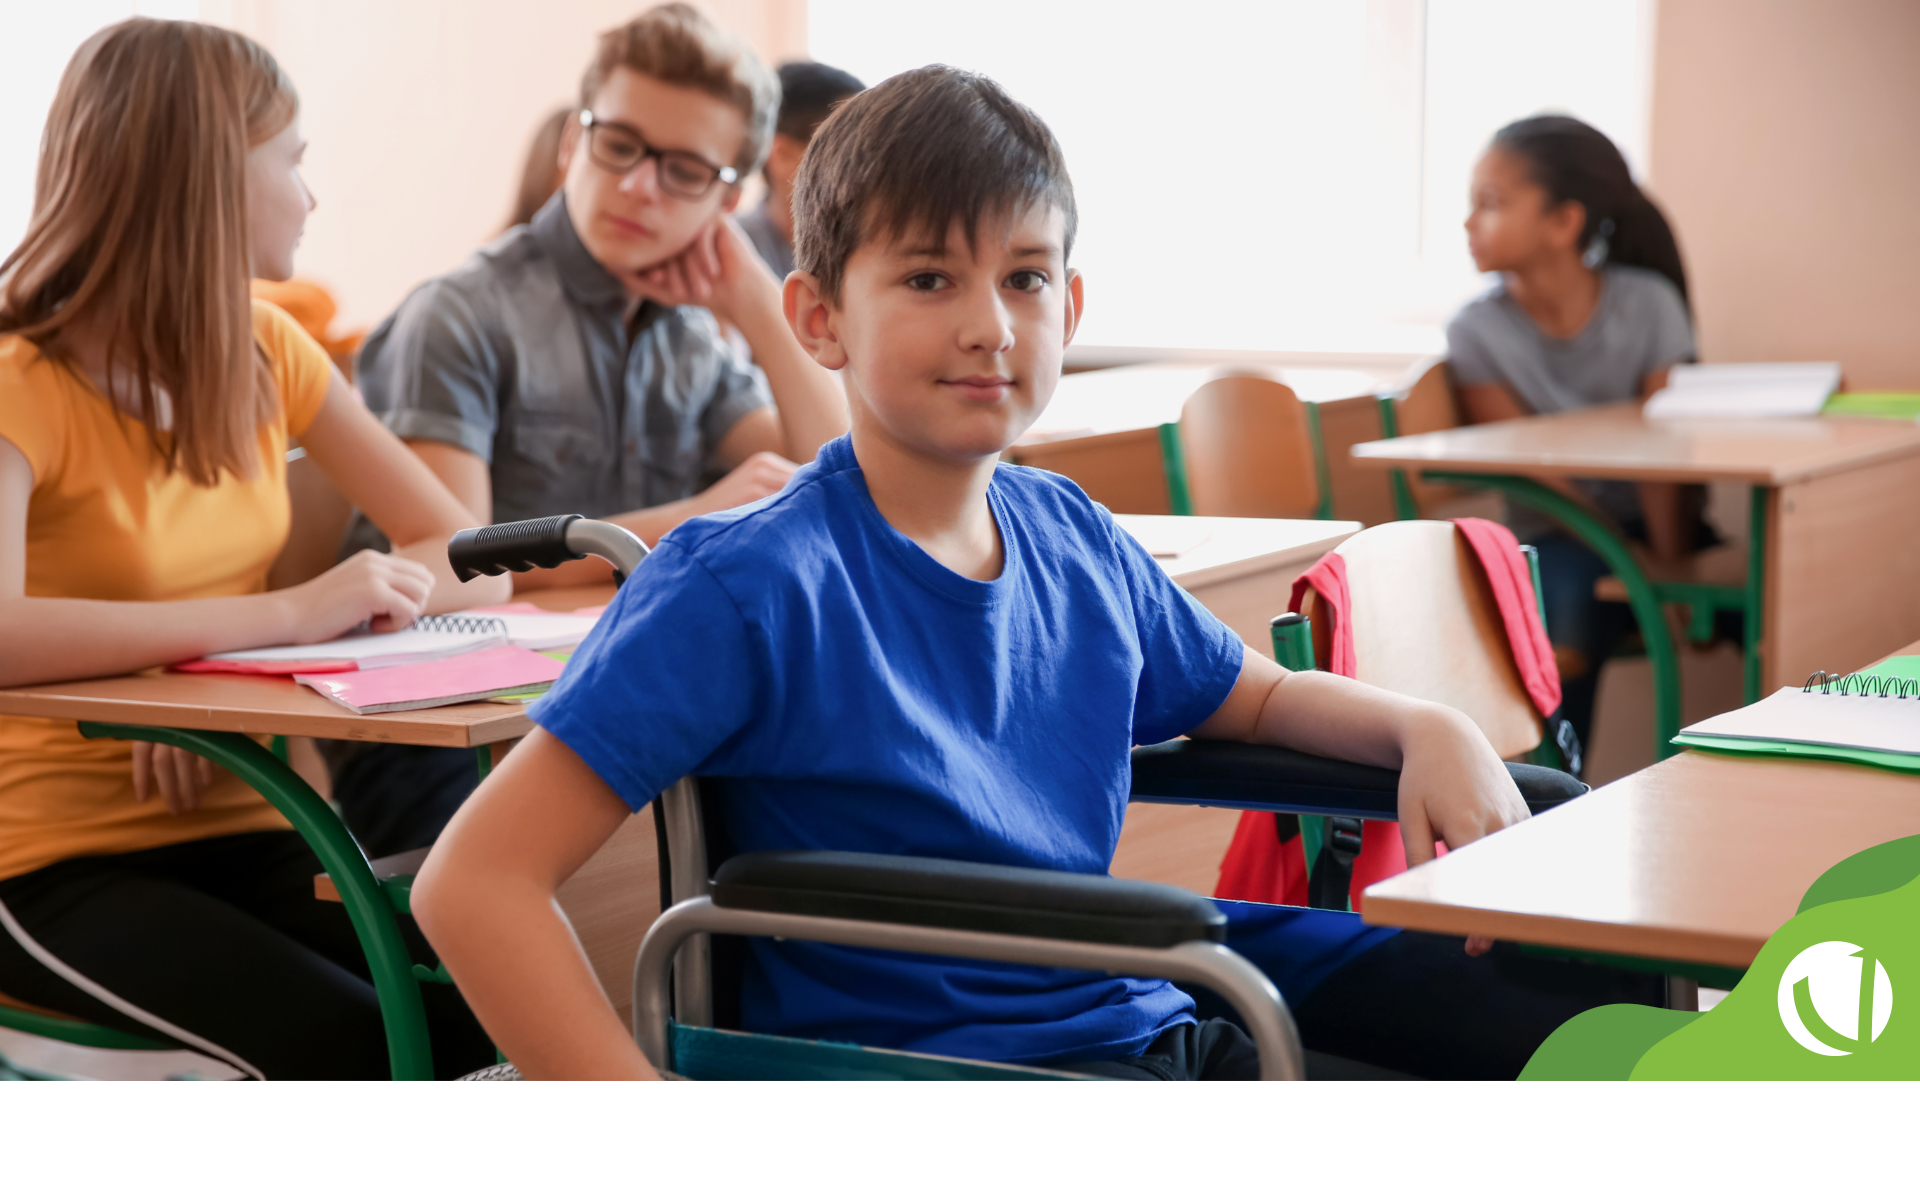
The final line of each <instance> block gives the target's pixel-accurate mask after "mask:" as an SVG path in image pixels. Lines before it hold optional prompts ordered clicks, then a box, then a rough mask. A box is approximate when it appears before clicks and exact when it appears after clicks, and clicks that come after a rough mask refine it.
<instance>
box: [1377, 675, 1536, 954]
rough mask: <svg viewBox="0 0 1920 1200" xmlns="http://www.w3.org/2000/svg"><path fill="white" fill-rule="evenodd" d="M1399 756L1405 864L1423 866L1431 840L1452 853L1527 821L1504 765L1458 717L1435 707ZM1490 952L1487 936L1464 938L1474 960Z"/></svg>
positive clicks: (1523, 804) (1469, 724) (1428, 857)
mask: <svg viewBox="0 0 1920 1200" xmlns="http://www.w3.org/2000/svg"><path fill="white" fill-rule="evenodd" d="M1461 726H1464V727H1465V728H1461ZM1404 754H1405V758H1404V760H1403V762H1402V764H1401V767H1400V801H1399V809H1400V837H1401V840H1402V842H1403V843H1404V844H1405V846H1406V850H1407V865H1408V866H1410V867H1411V866H1418V865H1419V864H1421V863H1423V862H1427V861H1429V860H1431V859H1432V858H1433V857H1434V852H1433V843H1434V842H1435V841H1440V842H1444V843H1446V847H1447V849H1449V850H1457V849H1459V848H1460V847H1461V846H1464V845H1466V844H1467V843H1468V842H1474V841H1478V840H1479V839H1481V838H1483V837H1485V836H1487V835H1488V834H1489V833H1493V832H1494V831H1496V830H1500V829H1505V828H1506V827H1507V826H1509V825H1513V824H1517V823H1518V822H1521V821H1524V820H1526V819H1527V816H1528V812H1527V803H1526V801H1525V800H1522V799H1521V798H1520V789H1519V788H1517V787H1515V786H1514V783H1513V776H1512V775H1509V774H1508V773H1507V768H1506V764H1504V763H1502V762H1501V761H1500V759H1499V756H1497V755H1496V754H1494V752H1493V747H1492V746H1490V745H1488V744H1487V739H1486V738H1485V737H1483V736H1481V734H1480V731H1479V729H1478V728H1476V727H1475V726H1474V725H1473V723H1472V722H1471V721H1469V720H1468V719H1467V718H1466V717H1465V716H1464V715H1462V714H1460V713H1458V712H1455V711H1453V710H1452V709H1444V708H1437V709H1436V710H1435V711H1434V712H1433V713H1432V714H1431V716H1428V717H1426V719H1423V720H1420V721H1418V722H1416V723H1415V726H1414V729H1413V730H1412V731H1411V732H1410V734H1409V735H1408V737H1407V740H1406V742H1405V743H1404ZM1492 948H1493V939H1492V938H1488V937H1470V938H1468V939H1467V953H1468V954H1471V955H1474V956H1475V957H1478V956H1479V955H1482V954H1485V953H1486V952H1487V951H1488V950H1491V949H1492Z"/></svg>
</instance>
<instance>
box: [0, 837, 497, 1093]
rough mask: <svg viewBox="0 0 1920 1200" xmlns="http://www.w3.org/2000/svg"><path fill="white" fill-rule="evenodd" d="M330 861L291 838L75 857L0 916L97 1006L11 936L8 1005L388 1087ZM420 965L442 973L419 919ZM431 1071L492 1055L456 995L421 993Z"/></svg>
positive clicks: (21, 887)
mask: <svg viewBox="0 0 1920 1200" xmlns="http://www.w3.org/2000/svg"><path fill="white" fill-rule="evenodd" d="M319 871H320V863H319V860H318V859H317V858H315V857H314V855H313V852H312V851H311V850H309V849H308V848H307V844H306V843H305V842H304V841H302V840H301V838H300V836H299V835H298V834H295V833H290V832H289V833H282V832H267V833H246V834H237V835H234V836H231V837H221V838H207V839H204V840H202V841H197V842H185V843H182V844H180V845H175V846H162V847H159V848H157V849H153V850H141V851H136V852H134V853H131V854H115V855H105V856H101V857H94V858H73V859H68V860H66V861H65V862H59V863H55V864H53V865H52V866H49V867H43V868H41V869H40V870H38V871H32V872H29V873H28V874H26V875H19V876H15V877H14V878H12V879H7V880H0V904H3V905H4V906H5V909H6V914H7V915H8V916H9V917H10V918H11V921H10V922H6V923H5V925H7V926H12V925H17V926H18V927H19V928H20V931H21V932H22V933H24V934H25V935H26V936H27V937H28V938H30V939H31V940H32V942H34V943H35V944H36V946H37V948H38V950H39V952H40V954H41V955H43V956H49V957H51V958H53V959H54V960H55V961H57V962H58V963H60V964H61V965H62V967H63V968H64V969H65V970H66V971H67V972H70V973H73V974H77V975H79V976H80V977H82V978H84V979H86V980H88V981H89V982H90V983H91V984H92V985H93V986H94V987H96V988H98V989H103V990H104V991H105V992H107V993H108V994H110V995H111V996H113V997H114V998H115V999H117V1000H118V1001H119V1002H120V1006H116V1005H115V1004H112V1003H109V1002H108V1001H106V1000H104V999H102V998H100V997H98V996H96V995H93V994H90V993H89V991H87V990H86V989H84V988H82V987H80V986H79V985H78V984H76V983H75V982H73V981H72V980H70V979H68V978H65V977H63V976H62V974H61V973H60V972H59V971H56V970H55V969H54V968H53V967H51V966H49V965H48V964H47V963H45V962H43V961H42V960H41V958H40V957H36V955H35V954H34V953H33V952H32V950H30V948H29V947H28V946H26V945H24V944H22V942H21V941H20V940H19V939H18V938H17V937H16V936H14V934H13V933H12V931H11V929H10V928H0V992H5V993H7V994H8V995H10V996H13V997H14V998H16V999H19V1000H24V1001H26V1002H28V1003H29V1004H36V1005H40V1006H41V1007H44V1008H51V1009H56V1010H58V1011H61V1012H65V1013H69V1014H71V1015H73V1016H76V1017H80V1018H82V1019H84V1020H87V1021H92V1022H94V1023H96V1024H100V1025H107V1026H111V1027H114V1028H118V1029H124V1030H128V1031H130V1032H134V1033H143V1034H146V1035H148V1036H157V1037H162V1038H165V1037H167V1036H169V1035H168V1034H167V1033H166V1032H165V1031H163V1030H159V1029H157V1028H155V1027H154V1026H153V1025H151V1024H149V1023H147V1022H145V1021H143V1020H142V1019H140V1018H139V1017H137V1016H134V1015H130V1014H129V1013H128V1012H127V1011H125V1008H126V1007H129V1006H130V1007H133V1008H137V1009H139V1010H142V1011H144V1012H145V1013H148V1014H152V1015H153V1016H156V1017H159V1018H160V1019H162V1020H163V1021H166V1022H169V1023H171V1024H172V1025H175V1026H177V1027H179V1028H180V1029H182V1030H185V1031H186V1032H187V1033H189V1034H192V1035H193V1036H194V1037H195V1038H196V1039H198V1040H199V1041H201V1042H203V1043H204V1044H203V1045H197V1046H195V1048H196V1049H200V1050H202V1051H203V1052H207V1053H212V1054H215V1055H216V1056H217V1057H220V1058H223V1059H225V1060H227V1061H229V1062H231V1063H233V1064H234V1065H235V1066H237V1067H240V1068H241V1069H243V1070H249V1071H250V1073H257V1074H259V1075H261V1076H264V1077H266V1078H268V1079H384V1078H387V1077H389V1075H390V1074H391V1065H390V1062H389V1060H388V1057H387V1041H386V1031H385V1027H384V1026H383V1024H382V1022H381V1019H380V1006H379V1002H378V1000H377V999H376V998H375V995H374V990H373V985H372V983H370V982H369V981H368V975H367V965H366V957H365V955H364V954H362V952H361V950H360V943H359V941H358V939H357V938H356V937H355V936H354V932H353V926H352V924H351V922H350V921H349V920H348V919H347V913H346V908H345V907H344V906H343V905H340V904H336V903H328V902H325V901H321V900H318V899H315V898H314V894H313V877H314V875H315V874H317V873H318V872H319ZM400 923H401V929H402V932H403V934H404V935H405V936H406V938H407V942H408V945H409V948H410V949H411V950H412V951H413V953H414V955H415V958H414V961H415V962H420V963H425V964H428V965H431V964H433V963H435V962H437V961H438V959H437V958H436V957H435V956H434V954H433V951H432V949H431V948H430V947H428V945H427V943H426V939H425V938H424V937H422V936H421V935H420V931H419V929H418V928H417V927H416V926H415V925H414V924H413V922H412V920H411V919H410V918H407V917H402V918H401V919H400ZM421 991H422V994H423V996H424V999H425V1002H426V1007H427V1023H428V1027H429V1031H430V1033H431V1036H432V1038H433V1049H434V1065H435V1068H436V1070H438V1071H439V1072H440V1074H441V1075H442V1076H443V1077H445V1078H453V1077H455V1076H458V1075H462V1074H465V1073H466V1072H468V1071H472V1070H477V1069H478V1068H480V1067H483V1066H486V1065H487V1064H489V1063H491V1062H492V1061H493V1059H494V1054H493V1048H492V1045H491V1044H490V1043H489V1042H488V1040H487V1037H486V1034H485V1033H484V1032H483V1031H482V1030H481V1028H480V1025H479V1022H477V1021H475V1020H474V1018H473V1015H472V1013H471V1012H469V1011H468V1009H467V1007H466V1004H465V1002H464V1001H463V1000H461V998H460V996H459V993H457V992H456V991H455V990H454V989H453V988H451V987H448V986H446V985H443V984H424V985H422V987H421Z"/></svg>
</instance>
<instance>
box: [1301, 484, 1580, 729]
mask: <svg viewBox="0 0 1920 1200" xmlns="http://www.w3.org/2000/svg"><path fill="white" fill-rule="evenodd" d="M1337 553H1338V554H1339V555H1340V557H1341V558H1342V559H1344V560H1345V561H1346V565H1347V589H1348V593H1349V597H1350V601H1351V604H1352V614H1351V620H1352V625H1353V652H1354V663H1355V668H1356V672H1357V675H1358V678H1359V679H1360V680H1361V682H1363V683H1371V684H1373V685H1375V686H1376V687H1382V688H1385V689H1387V690H1388V691H1390V692H1398V693H1400V694H1401V695H1403V696H1415V697H1418V698H1419V699H1422V700H1431V701H1434V702H1435V703H1438V704H1444V705H1446V706H1448V707H1449V708H1455V709H1458V710H1460V711H1461V712H1463V713H1465V714H1467V716H1469V717H1471V718H1472V719H1473V722H1474V724H1476V725H1478V726H1479V727H1480V730H1481V732H1483V733H1485V734H1486V735H1487V740H1488V741H1490V742H1492V743H1493V748H1494V749H1495V750H1496V751H1498V752H1499V754H1500V757H1502V758H1517V757H1518V756H1520V755H1522V754H1524V753H1526V752H1527V751H1528V750H1531V749H1533V748H1534V747H1535V746H1537V745H1539V744H1540V740H1541V738H1542V736H1543V735H1544V731H1545V723H1544V722H1543V721H1542V720H1541V719H1540V714H1539V713H1538V711H1536V710H1535V708H1534V707H1533V701H1532V700H1531V699H1530V698H1529V697H1528V696H1527V690H1526V688H1525V686H1524V685H1522V684H1521V682H1520V672H1519V670H1518V669H1517V668H1515V666H1514V665H1513V651H1512V649H1511V647H1510V646H1509V644H1508V641H1507V633H1506V627H1505V626H1504V625H1503V624H1502V623H1501V620H1500V610H1499V608H1498V607H1496V606H1495V604H1494V600H1493V589H1492V588H1491V587H1489V586H1488V584H1487V579H1486V575H1485V573H1484V572H1482V571H1481V569H1480V563H1479V560H1478V559H1477V558H1476V557H1475V556H1474V553H1473V549H1472V548H1471V547H1470V546H1468V545H1467V540H1466V538H1464V537H1462V536H1461V535H1460V533H1459V531H1458V530H1457V529H1455V528H1454V525H1453V523H1452V522H1450V521H1395V522H1392V523H1390V524H1386V525H1375V526H1374V527H1372V528H1371V529H1364V530H1362V531H1361V532H1359V533H1356V534H1354V535H1353V536H1352V537H1350V538H1348V539H1347V540H1346V541H1344V542H1342V543H1340V549H1339V550H1338V551H1337ZM1305 611H1306V613H1307V615H1308V616H1309V617H1310V618H1311V619H1312V621H1313V635H1314V654H1315V657H1316V658H1318V659H1319V661H1320V662H1321V663H1322V664H1323V665H1324V664H1325V663H1327V662H1328V661H1329V659H1330V657H1331V655H1330V652H1329V640H1330V635H1331V631H1332V629H1333V621H1332V614H1331V613H1330V612H1328V611H1327V608H1326V604H1325V602H1324V601H1323V600H1321V598H1320V597H1319V596H1318V595H1317V594H1316V595H1311V596H1310V597H1309V601H1308V604H1307V606H1306V608H1305Z"/></svg>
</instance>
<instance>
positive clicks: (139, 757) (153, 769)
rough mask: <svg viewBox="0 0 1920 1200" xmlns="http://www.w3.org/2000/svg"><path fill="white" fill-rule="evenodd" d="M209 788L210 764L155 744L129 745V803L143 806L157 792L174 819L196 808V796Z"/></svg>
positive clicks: (211, 784)
mask: <svg viewBox="0 0 1920 1200" xmlns="http://www.w3.org/2000/svg"><path fill="white" fill-rule="evenodd" d="M212 786H213V764H212V763H210V762H208V761H207V760H206V759H204V758H201V757H200V756H199V755H198V754H195V753H193V752H192V751H191V750H182V749H180V748H178V747H176V746H163V745H160V744H159V743H157V742H135V743H134V744H133V800H134V803H135V804H145V803H146V802H147V798H148V795H149V794H150V793H153V792H158V793H159V794H160V798H161V799H162V800H164V801H166V803H167V811H168V812H170V813H172V814H173V815H174V816H176V817H177V816H180V815H181V814H182V813H190V812H192V811H193V810H194V809H196V808H199V807H200V793H202V792H204V791H206V790H207V789H208V788H209V787H212Z"/></svg>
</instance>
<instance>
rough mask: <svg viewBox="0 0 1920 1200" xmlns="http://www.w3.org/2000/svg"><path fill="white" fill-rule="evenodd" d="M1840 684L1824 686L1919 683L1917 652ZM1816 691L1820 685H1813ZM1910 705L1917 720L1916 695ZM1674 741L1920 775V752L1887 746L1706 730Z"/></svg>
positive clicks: (1919, 704)
mask: <svg viewBox="0 0 1920 1200" xmlns="http://www.w3.org/2000/svg"><path fill="white" fill-rule="evenodd" d="M1844 678H1845V679H1846V681H1847V682H1846V683H1845V684H1844V685H1843V684H1841V682H1840V681H1839V680H1838V679H1836V680H1834V681H1832V682H1831V684H1829V685H1828V686H1831V687H1833V688H1834V689H1835V690H1839V689H1840V688H1841V687H1843V686H1844V687H1845V688H1846V689H1847V690H1848V692H1849V694H1852V695H1858V694H1860V690H1861V688H1862V686H1863V685H1866V686H1867V687H1868V688H1869V691H1868V694H1869V695H1877V694H1878V690H1877V689H1875V688H1872V686H1871V685H1872V682H1873V681H1875V680H1891V681H1905V682H1908V683H1910V684H1920V654H1903V655H1898V656H1895V657H1893V658H1890V659H1888V660H1887V661H1885V662H1883V663H1880V664H1879V665H1878V666H1874V667H1871V668H1869V669H1867V670H1865V671H1859V672H1856V673H1854V674H1852V675H1848V676H1845V677H1844ZM1813 690H1814V691H1816V692H1817V691H1819V690H1821V689H1820V685H1815V687H1814V689H1813ZM1910 703H1912V704H1913V705H1914V719H1915V720H1916V721H1920V699H1915V700H1912V701H1910ZM1673 740H1674V742H1675V743H1676V744H1677V745H1681V746H1692V747H1695V748H1696V749H1700V750H1712V751H1714V752H1715V753H1719V754H1738V755H1784V756H1786V757H1789V758H1824V759H1832V760H1835V761H1838V762H1850V763H1860V764H1862V765H1865V766H1869V767H1880V768H1883V769H1885V770H1889V771H1904V772H1907V773H1910V774H1916V775H1920V754H1904V753H1897V752H1894V751H1888V750H1866V749H1861V748H1857V747H1853V746H1823V745H1815V744H1810V743H1807V742H1795V741H1784V740H1783V741H1760V740H1756V739H1753V738H1729V737H1714V736H1712V735H1708V734H1696V733H1687V732H1685V731H1682V732H1681V733H1679V734H1676V735H1675V736H1674V739H1673Z"/></svg>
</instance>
